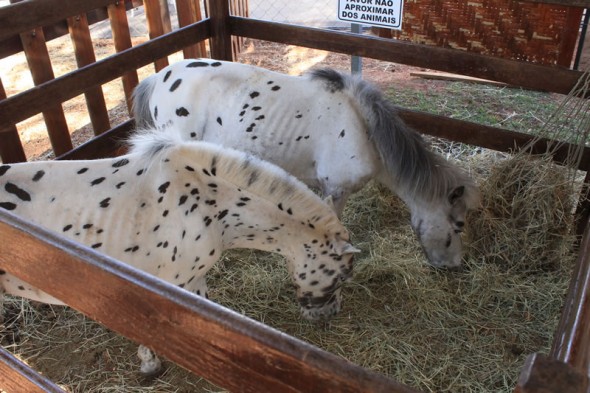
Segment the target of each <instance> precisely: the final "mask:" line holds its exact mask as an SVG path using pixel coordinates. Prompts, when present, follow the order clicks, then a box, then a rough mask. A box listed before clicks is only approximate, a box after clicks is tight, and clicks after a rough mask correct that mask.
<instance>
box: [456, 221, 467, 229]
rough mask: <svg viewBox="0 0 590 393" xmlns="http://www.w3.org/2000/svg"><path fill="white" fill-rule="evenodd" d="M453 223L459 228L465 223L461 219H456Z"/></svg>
mask: <svg viewBox="0 0 590 393" xmlns="http://www.w3.org/2000/svg"><path fill="white" fill-rule="evenodd" d="M455 225H457V226H458V227H459V228H463V227H464V226H465V223H464V222H463V221H457V222H456V223H455Z"/></svg>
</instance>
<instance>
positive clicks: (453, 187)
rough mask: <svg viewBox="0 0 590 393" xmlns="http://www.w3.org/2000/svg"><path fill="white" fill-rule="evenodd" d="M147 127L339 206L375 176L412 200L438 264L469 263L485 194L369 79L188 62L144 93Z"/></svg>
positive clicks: (139, 117)
mask: <svg viewBox="0 0 590 393" xmlns="http://www.w3.org/2000/svg"><path fill="white" fill-rule="evenodd" d="M134 115H135V118H136V121H137V122H138V124H140V125H150V126H157V127H158V128H160V129H164V128H166V127H168V126H170V125H173V126H174V127H175V128H180V129H181V130H182V131H183V133H184V137H185V138H187V139H196V140H205V141H209V142H214V143H218V144H222V145H224V146H228V147H235V148H239V149H241V150H245V151H248V152H250V153H253V154H255V155H257V156H259V157H261V158H263V159H265V160H268V161H270V162H273V163H275V164H277V165H279V166H281V167H282V168H283V169H285V170H287V171H288V172H290V173H292V174H293V175H295V176H296V177H297V178H299V179H300V180H302V181H303V182H305V183H306V184H308V185H310V186H313V187H319V188H320V190H321V192H322V193H323V195H325V196H332V197H333V200H334V204H335V208H336V211H337V213H338V214H341V212H342V209H343V208H344V204H345V202H346V199H347V198H348V196H349V195H350V194H351V193H353V192H356V191H358V190H359V189H360V188H362V187H363V186H364V185H365V184H366V183H367V182H368V181H369V180H370V179H371V178H376V179H378V180H379V181H380V182H381V183H383V184H385V185H386V186H388V187H389V188H390V189H391V190H393V191H395V192H396V193H397V194H398V195H399V196H400V197H401V198H402V199H403V200H404V202H405V203H406V204H407V205H408V207H409V209H410V211H411V214H412V227H413V228H414V230H415V232H416V234H417V236H418V238H419V240H420V243H421V245H422V247H423V249H424V251H425V254H426V256H427V258H428V260H429V262H430V263H431V264H432V265H434V266H437V267H442V266H446V267H456V266H459V265H460V264H461V258H462V243H461V232H462V231H463V228H464V225H465V216H466V213H467V211H468V209H471V208H474V207H475V206H476V205H477V203H478V200H479V193H478V191H477V188H476V186H475V184H474V183H473V181H472V180H471V178H470V177H469V176H467V175H466V174H465V173H464V172H463V171H462V170H460V169H459V168H458V167H456V166H454V165H452V164H451V163H449V162H447V161H446V160H444V159H443V158H442V157H440V156H438V155H436V154H435V153H433V152H432V151H431V150H429V149H428V147H427V146H426V144H425V142H424V141H423V139H422V138H421V136H420V135H419V134H418V133H416V132H415V131H413V130H411V129H410V128H408V127H407V126H406V125H405V123H404V122H403V121H402V120H401V119H400V117H399V116H398V114H397V110H396V108H395V107H394V106H393V105H392V104H391V103H389V101H387V100H386V99H385V98H384V97H383V95H382V94H381V93H380V92H379V91H378V90H377V89H376V88H374V87H372V86H371V85H370V84H368V83H367V82H364V81H363V80H361V79H360V78H356V77H353V76H350V75H346V74H341V73H338V72H336V71H334V70H330V69H320V70H315V71H312V72H311V73H309V74H307V75H304V76H301V77H297V76H295V77H294V76H287V75H284V74H280V73H276V72H272V71H268V70H265V69H262V68H258V67H254V66H250V65H245V64H239V63H232V62H221V61H214V60H210V59H197V60H184V61H180V62H178V63H175V64H173V65H170V66H169V67H166V68H164V69H163V70H161V71H160V72H159V73H157V74H154V75H152V76H150V77H148V78H147V79H145V80H144V81H142V82H141V83H140V84H139V85H138V86H137V88H136V90H135V92H134Z"/></svg>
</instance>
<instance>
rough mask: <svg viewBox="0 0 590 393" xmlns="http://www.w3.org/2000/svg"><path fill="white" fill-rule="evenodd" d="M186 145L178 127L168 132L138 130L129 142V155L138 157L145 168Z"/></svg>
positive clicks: (151, 129) (155, 129) (146, 129)
mask: <svg viewBox="0 0 590 393" xmlns="http://www.w3.org/2000/svg"><path fill="white" fill-rule="evenodd" d="M185 143H186V142H185V141H184V140H183V139H182V136H181V133H180V131H179V130H178V128H177V127H171V128H168V129H166V130H158V129H157V128H144V129H138V130H136V131H135V132H134V133H133V135H132V136H131V137H130V138H129V139H128V140H127V145H128V146H129V153H130V154H136V155H138V156H139V157H140V159H139V162H140V165H142V166H145V167H149V166H150V164H151V163H154V162H157V161H158V160H157V156H160V155H162V154H164V153H166V152H167V151H168V150H170V149H171V148H173V147H175V146H180V145H182V144H185Z"/></svg>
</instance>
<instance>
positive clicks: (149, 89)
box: [132, 74, 157, 129]
mask: <svg viewBox="0 0 590 393" xmlns="http://www.w3.org/2000/svg"><path fill="white" fill-rule="evenodd" d="M156 78H157V74H153V75H150V76H148V77H147V78H146V79H144V80H143V81H141V82H140V83H139V84H138V85H137V86H136V87H135V90H133V94H132V100H133V105H132V111H133V117H134V118H135V126H136V127H137V128H142V129H143V128H150V127H154V126H155V122H154V119H153V118H152V113H151V111H150V97H151V96H152V94H153V92H154V89H155V87H156Z"/></svg>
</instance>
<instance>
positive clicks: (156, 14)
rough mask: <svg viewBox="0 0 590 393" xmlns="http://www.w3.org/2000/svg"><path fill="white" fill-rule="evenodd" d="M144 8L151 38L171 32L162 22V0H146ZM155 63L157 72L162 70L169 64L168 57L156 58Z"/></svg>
mask: <svg viewBox="0 0 590 393" xmlns="http://www.w3.org/2000/svg"><path fill="white" fill-rule="evenodd" d="M164 1H165V0H164ZM143 8H144V10H145V17H146V19H147V25H148V34H149V36H150V39H154V38H157V37H160V36H162V35H164V34H165V33H169V32H170V30H171V29H169V30H168V31H165V29H164V24H163V23H162V16H163V13H162V8H161V2H160V0H144V2H143ZM167 8H168V5H167V4H166V9H167ZM154 64H155V66H156V72H158V71H161V70H162V68H164V67H166V66H168V64H169V63H168V58H166V57H164V58H159V59H156V58H155V61H154Z"/></svg>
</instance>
